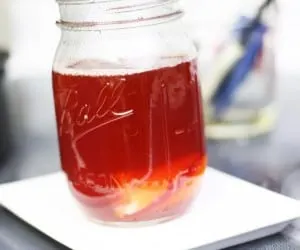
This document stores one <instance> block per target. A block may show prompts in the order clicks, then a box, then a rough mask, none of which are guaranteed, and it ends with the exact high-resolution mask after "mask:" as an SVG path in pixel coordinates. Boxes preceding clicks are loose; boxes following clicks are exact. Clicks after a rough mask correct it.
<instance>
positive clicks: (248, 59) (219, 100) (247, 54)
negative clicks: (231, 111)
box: [212, 17, 267, 117]
mask: <svg viewBox="0 0 300 250" xmlns="http://www.w3.org/2000/svg"><path fill="white" fill-rule="evenodd" d="M251 21H252V20H251V19H249V18H246V17H242V18H241V19H240V21H239V23H238V26H239V27H240V28H238V29H236V30H235V32H234V36H235V37H236V39H238V40H241V39H243V37H244V35H245V34H244V33H243V32H245V30H244V29H247V25H248V24H249V23H250V22H251ZM266 31H267V27H266V26H265V25H264V24H262V23H259V22H257V23H255V25H254V26H253V27H252V29H251V31H250V32H251V34H249V38H248V41H247V43H246V44H245V50H244V55H243V57H242V58H241V59H239V60H238V62H237V63H236V65H235V66H234V67H233V68H232V69H231V70H230V71H229V72H228V74H227V76H226V77H225V78H224V80H223V82H222V83H221V84H220V87H219V88H218V89H217V91H216V93H215V95H214V96H213V99H212V103H213V105H214V107H215V114H216V116H217V117H219V116H221V115H222V114H223V112H224V111H226V109H227V108H228V107H229V106H230V105H231V103H232V101H233V98H234V94H235V92H236V90H237V89H238V88H239V87H240V86H241V84H242V83H243V82H244V81H245V79H246V77H247V75H248V74H249V73H250V72H251V71H252V69H253V67H254V65H255V62H256V58H257V56H258V55H259V53H260V52H261V50H262V49H263V38H264V35H265V33H266Z"/></svg>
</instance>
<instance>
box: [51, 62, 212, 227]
mask: <svg viewBox="0 0 300 250" xmlns="http://www.w3.org/2000/svg"><path fill="white" fill-rule="evenodd" d="M195 65H196V62H194V61H191V62H185V63H181V64H178V65H177V66H172V67H165V68H161V69H156V70H151V71H147V72H142V73H135V74H128V75H114V76H103V75H96V76H94V75H90V76H89V75H78V74H77V75H71V74H61V73H57V72H53V89H54V99H55V108H56V116H57V127H58V134H59V146H60V154H61V164H62V168H63V170H64V171H65V173H66V174H67V176H68V179H69V181H70V184H71V189H72V191H73V193H74V195H75V197H76V198H77V199H78V200H79V201H80V203H81V204H82V205H83V207H84V208H85V209H86V210H87V211H88V212H89V213H90V214H91V215H92V216H93V217H94V218H96V219H98V220H100V221H106V222H133V221H149V220H155V219H161V218H164V217H176V216H178V215H180V214H182V213H183V212H184V211H185V210H186V209H187V207H188V206H189V204H190V203H191V201H192V200H193V198H194V196H195V195H196V194H197V191H198V186H199V182H200V177H201V176H202V174H203V172H204V170H205V166H206V150H205V143H204V134H203V131H204V127H203V118H202V107H201V94H200V88H199V85H198V79H197V73H196V66H195Z"/></svg>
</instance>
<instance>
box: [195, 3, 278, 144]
mask: <svg viewBox="0 0 300 250" xmlns="http://www.w3.org/2000/svg"><path fill="white" fill-rule="evenodd" d="M218 2H219V1H218ZM267 2H268V3H267ZM274 2H275V1H274V0H273V1H272V0H271V1H270V0H261V1H252V0H247V1H246V0H245V1H226V3H225V2H224V3H220V4H223V5H226V6H224V8H222V7H223V6H222V7H220V11H217V10H215V11H211V12H210V11H209V10H206V11H207V12H208V13H213V14H212V17H206V18H203V20H204V21H205V22H206V25H202V26H201V27H205V30H204V29H200V28H199V32H198V38H199V39H198V43H199V47H201V50H200V55H199V63H200V65H201V68H200V74H201V80H202V86H203V100H204V110H205V120H206V125H207V126H206V135H207V137H208V138H209V139H247V138H250V137H255V136H258V135H262V134H265V133H268V132H270V131H271V130H272V129H273V128H274V125H275V121H276V108H275V90H276V83H275V57H274V34H275V24H276V8H275V4H274ZM230 3H231V4H230ZM263 4H268V6H267V7H266V8H264V9H263V11H262V14H261V16H260V18H259V20H258V19H257V22H254V20H255V18H257V16H258V13H259V9H260V8H261V6H263ZM211 5H212V4H211ZM212 7H213V6H212ZM213 8H214V7H213ZM203 11H204V10H203Z"/></svg>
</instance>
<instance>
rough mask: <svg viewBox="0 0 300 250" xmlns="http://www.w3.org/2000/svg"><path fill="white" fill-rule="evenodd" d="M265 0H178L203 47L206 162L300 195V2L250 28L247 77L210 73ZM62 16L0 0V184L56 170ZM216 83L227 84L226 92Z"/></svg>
mask: <svg viewBox="0 0 300 250" xmlns="http://www.w3.org/2000/svg"><path fill="white" fill-rule="evenodd" d="M263 3H265V1H264V0H243V1H240V0H226V1H224V0H210V1H207V0H183V1H182V4H183V7H184V8H185V9H186V16H185V21H186V22H187V23H188V25H189V27H190V28H189V32H190V33H191V34H192V36H193V37H194V39H195V41H196V44H197V45H198V47H199V59H200V60H199V71H200V75H201V81H202V87H203V92H204V95H205V96H204V99H205V103H204V108H205V110H206V112H205V113H206V122H207V141H208V153H209V164H210V165H211V166H213V167H215V168H217V169H220V170H222V171H225V172H228V173H230V174H233V175H235V176H238V177H241V178H243V179H246V180H248V181H251V182H253V183H255V184H257V185H261V186H264V187H266V188H269V189H272V190H274V191H277V192H282V193H284V194H287V195H289V196H292V197H295V198H300V184H299V183H300V182H299V178H300V154H299V152H300V130H299V128H300V98H299V97H300V85H299V81H300V62H299V59H300V46H299V44H300V32H299V25H300V16H299V10H300V1H298V0H277V1H276V5H275V4H274V3H273V4H271V5H270V6H269V7H268V8H267V10H265V14H264V16H263V18H261V20H260V22H259V23H256V24H257V27H256V28H257V29H256V30H254V31H253V33H251V34H255V35H256V37H259V38H260V40H259V39H258V40H255V39H254V38H253V46H254V45H257V43H255V42H259V43H260V47H259V48H260V50H257V51H256V52H255V53H256V56H255V58H253V59H254V61H253V65H252V66H251V67H248V68H247V70H248V71H247V74H246V77H244V78H243V80H241V79H240V80H239V81H237V80H236V81H233V80H232V79H231V82H230V81H229V83H230V84H233V85H226V84H229V83H228V81H227V82H222V81H219V82H218V81H217V80H216V79H212V77H214V76H219V75H218V74H219V73H220V72H221V71H220V68H219V67H220V64H219V63H220V61H222V60H226V58H225V59H224V58H223V57H222V55H224V54H222V53H223V52H224V51H225V52H224V53H225V54H226V51H227V52H228V50H226V48H232V47H230V46H231V45H232V43H234V41H232V40H234V39H235V38H236V37H243V36H245V34H246V33H245V30H244V29H243V27H244V26H243V25H245V22H249V20H251V18H252V19H253V17H254V16H256V14H257V13H258V10H259V8H260V7H261V6H262V5H263ZM58 19H59V13H58V9H57V4H56V3H55V1H54V0H26V1H24V0H1V2H0V75H1V81H0V95H1V97H0V109H1V112H0V158H1V164H0V182H9V181H13V180H17V179H23V178H27V177H32V176H36V175H40V174H46V173H50V172H53V171H56V170H58V169H59V157H58V151H57V142H56V131H55V118H54V109H53V100H52V87H51V67H52V61H53V57H54V53H55V49H56V47H57V44H58V41H59V37H60V30H59V28H58V27H56V25H55V21H56V20H58ZM259 25H260V26H259ZM258 26H259V27H258ZM262 34H263V35H262ZM250 37H252V36H250ZM248 38H249V36H248ZM254 47H255V46H254ZM251 48H252V47H249V48H248V47H247V49H245V51H244V52H245V53H246V52H247V51H248V49H249V50H250V49H251ZM231 51H233V52H232V54H234V53H236V52H237V51H236V50H231ZM229 52H230V50H229ZM220 55H221V56H220ZM229 55H231V54H230V53H229ZM227 56H228V54H227ZM229 57H230V56H229ZM222 58H223V59H222ZM227 59H228V58H227ZM216 69H218V70H219V71H216ZM231 69H232V68H231ZM235 69H236V68H235ZM243 69H245V68H243ZM221 73H222V72H221ZM221 73H220V74H221ZM227 73H228V72H227ZM223 74H225V73H224V72H223ZM219 80H220V79H219ZM213 82H217V83H218V84H219V85H218V87H215V88H214V87H213ZM222 84H224V86H225V85H226V86H227V87H228V86H232V88H230V92H229V94H228V93H227V94H228V95H227V96H226V95H225V96H224V93H226V91H227V90H228V89H229V88H227V89H226V88H225V90H224V88H223V90H224V91H223V92H222V88H221V87H222V86H223V85H222ZM224 86H223V87H224ZM226 86H225V87H226ZM218 90H220V91H219V92H218ZM228 91H229V90H228ZM207 93H208V94H207ZM209 93H210V94H209ZM212 93H213V95H212ZM218 93H219V95H218ZM206 94H207V96H208V97H207V98H206ZM212 96H213V97H212ZM232 96H234V98H233V99H230V100H229V99H228V97H232ZM224 110H225V111H224ZM224 112H225V113H224Z"/></svg>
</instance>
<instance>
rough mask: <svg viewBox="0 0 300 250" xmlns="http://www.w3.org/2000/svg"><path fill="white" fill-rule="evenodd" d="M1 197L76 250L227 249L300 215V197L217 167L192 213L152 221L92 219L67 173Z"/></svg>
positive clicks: (16, 186)
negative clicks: (130, 223) (132, 223)
mask: <svg viewBox="0 0 300 250" xmlns="http://www.w3.org/2000/svg"><path fill="white" fill-rule="evenodd" d="M0 203H1V204H2V205H3V206H4V207H6V208H7V209H9V210H10V211H11V212H13V213H14V214H15V215H17V216H18V217H19V218H21V219H22V220H24V221H26V222H27V223H29V224H31V225H32V226H34V227H36V228H37V229H38V230H40V231H41V232H43V233H44V234H46V235H48V236H50V237H52V238H53V239H55V240H57V241H58V242H60V243H62V244H64V245H66V246H68V247H70V248H71V249H74V250H87V249H88V250H99V249H104V250H110V249H113V250H116V249H131V250H141V249H142V250H154V249H155V250H160V249H162V250H187V249H193V248H199V249H205V250H206V249H221V248H224V247H229V246H232V245H236V244H240V243H243V242H246V241H250V240H253V239H257V238H260V237H264V236H266V235H269V234H273V233H276V232H279V231H281V230H282V229H283V228H284V227H285V226H286V225H287V224H288V223H289V222H291V221H292V220H294V219H296V218H300V203H299V202H298V201H295V200H292V199H290V198H287V197H284V196H282V195H279V194H276V193H273V192H270V191H268V190H265V189H263V188H260V187H257V186H255V185H252V184H250V183H247V182H245V181H242V180H240V179H237V178H234V177H232V176H229V175H226V174H224V173H221V172H219V171H216V170H213V169H211V168H208V170H207V172H206V174H205V178H204V183H203V188H202V190H201V192H200V195H199V197H198V199H197V201H196V202H195V204H194V206H193V208H192V209H191V211H190V212H189V213H188V214H187V215H185V216H183V217H181V218H180V219H177V220H174V221H171V222H167V223H163V224H159V225H155V226H149V227H142V228H112V227H106V226H102V225H98V224H95V223H93V222H90V221H89V220H87V218H86V217H85V215H83V213H82V212H81V211H80V209H79V208H78V206H77V204H76V202H75V201H74V200H73V198H72V196H71V195H70V193H69V190H68V187H67V184H66V180H65V177H64V175H63V174H62V173H57V174H52V175H48V176H42V177H38V178H34V179H29V180H25V181H20V182H16V183H11V184H5V185H2V186H0ZM0 223H1V222H0Z"/></svg>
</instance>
